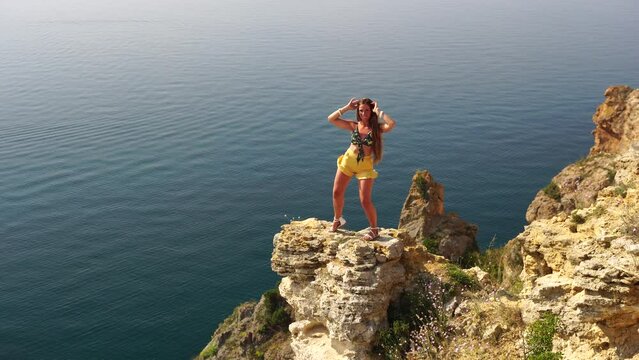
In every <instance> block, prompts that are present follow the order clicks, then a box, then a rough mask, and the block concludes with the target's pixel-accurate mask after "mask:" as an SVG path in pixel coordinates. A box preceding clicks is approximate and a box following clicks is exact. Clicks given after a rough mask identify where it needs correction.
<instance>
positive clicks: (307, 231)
mask: <svg viewBox="0 0 639 360" xmlns="http://www.w3.org/2000/svg"><path fill="white" fill-rule="evenodd" d="M330 225H331V224H330V223H328V222H326V221H320V220H317V219H314V218H311V219H307V220H304V221H293V222H291V223H290V224H287V225H284V226H282V231H281V232H280V233H278V234H277V235H275V237H274V245H275V246H274V250H273V255H272V258H271V264H272V268H273V270H274V271H275V272H277V273H279V274H280V275H282V276H284V278H283V279H282V282H281V283H280V287H279V290H280V293H281V294H282V296H283V297H284V298H285V299H286V301H287V302H288V303H289V304H290V305H291V307H292V308H293V313H294V318H295V321H294V322H293V323H292V324H291V325H290V326H289V330H290V332H291V335H292V336H291V337H292V340H291V348H292V349H293V351H294V352H295V356H296V359H367V358H369V356H370V350H371V348H372V342H373V341H374V338H375V334H376V333H377V331H378V330H379V329H380V327H382V326H386V322H387V319H386V312H387V309H388V304H389V303H390V301H391V298H392V297H393V296H396V295H397V294H398V293H399V291H401V288H402V285H403V283H404V280H405V274H406V272H405V269H404V266H403V265H402V263H401V262H400V259H401V256H402V253H403V248H404V244H403V242H402V241H401V240H400V239H398V238H396V237H393V236H392V235H395V234H396V233H395V232H393V231H391V230H386V229H381V231H380V238H379V239H378V240H376V241H372V242H367V241H364V240H362V239H361V238H362V235H363V234H358V233H355V232H351V231H346V230H344V231H340V232H338V233H332V232H329V229H330Z"/></svg>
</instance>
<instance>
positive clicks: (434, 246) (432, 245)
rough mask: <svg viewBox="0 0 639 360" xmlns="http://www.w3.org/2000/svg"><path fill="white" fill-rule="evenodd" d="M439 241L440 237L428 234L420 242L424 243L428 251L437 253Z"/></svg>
mask: <svg viewBox="0 0 639 360" xmlns="http://www.w3.org/2000/svg"><path fill="white" fill-rule="evenodd" d="M439 242H440V239H438V238H436V237H433V236H429V237H427V238H425V239H424V240H423V241H422V244H424V247H425V248H426V250H428V252H429V253H431V254H435V255H439Z"/></svg>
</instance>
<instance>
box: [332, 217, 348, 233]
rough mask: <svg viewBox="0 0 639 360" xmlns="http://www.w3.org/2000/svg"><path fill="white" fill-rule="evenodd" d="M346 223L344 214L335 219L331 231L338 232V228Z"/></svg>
mask: <svg viewBox="0 0 639 360" xmlns="http://www.w3.org/2000/svg"><path fill="white" fill-rule="evenodd" d="M344 225H346V219H344V217H343V216H340V217H339V219H333V227H332V228H331V232H337V229H339V228H341V227H342V226H344Z"/></svg>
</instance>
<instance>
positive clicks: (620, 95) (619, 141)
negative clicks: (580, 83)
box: [590, 86, 639, 154]
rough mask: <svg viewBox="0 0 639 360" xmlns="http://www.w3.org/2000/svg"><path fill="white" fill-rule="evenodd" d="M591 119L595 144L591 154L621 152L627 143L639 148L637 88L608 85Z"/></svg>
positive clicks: (638, 94) (638, 95) (638, 93)
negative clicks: (593, 125) (601, 101)
mask: <svg viewBox="0 0 639 360" xmlns="http://www.w3.org/2000/svg"><path fill="white" fill-rule="evenodd" d="M604 95H605V96H606V99H605V100H604V102H603V103H602V104H601V105H599V107H598V108H597V110H596V111H595V114H594V115H593V116H592V121H593V122H594V123H595V126H596V127H595V130H594V131H593V135H594V136H595V145H594V146H593V147H592V148H591V149H590V154H595V153H599V152H607V153H621V152H624V151H626V150H628V148H629V147H631V146H635V147H638V148H639V142H638V140H639V90H636V89H635V90H633V89H632V88H630V87H628V86H611V87H609V88H608V89H606V92H605V93H604Z"/></svg>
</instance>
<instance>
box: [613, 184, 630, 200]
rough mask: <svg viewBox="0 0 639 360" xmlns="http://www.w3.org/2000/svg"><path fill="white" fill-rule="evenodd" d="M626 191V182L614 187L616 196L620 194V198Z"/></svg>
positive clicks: (624, 195) (623, 196)
mask: <svg viewBox="0 0 639 360" xmlns="http://www.w3.org/2000/svg"><path fill="white" fill-rule="evenodd" d="M627 193H628V185H626V184H620V185H619V186H617V187H616V188H615V195H617V196H621V197H622V198H625V197H626V194H627Z"/></svg>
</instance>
